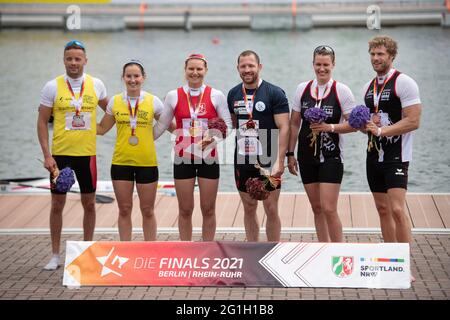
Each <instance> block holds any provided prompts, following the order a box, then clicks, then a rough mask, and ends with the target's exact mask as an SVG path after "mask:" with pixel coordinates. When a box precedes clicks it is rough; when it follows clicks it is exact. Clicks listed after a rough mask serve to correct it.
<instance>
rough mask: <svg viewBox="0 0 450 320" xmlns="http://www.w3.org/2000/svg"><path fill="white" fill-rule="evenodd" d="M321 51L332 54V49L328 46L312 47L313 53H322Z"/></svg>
mask: <svg viewBox="0 0 450 320" xmlns="http://www.w3.org/2000/svg"><path fill="white" fill-rule="evenodd" d="M323 53H330V54H332V55H333V56H334V50H333V48H332V47H330V46H324V45H322V46H318V47H317V48H315V49H314V54H323Z"/></svg>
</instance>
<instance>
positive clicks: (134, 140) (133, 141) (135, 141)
mask: <svg viewBox="0 0 450 320" xmlns="http://www.w3.org/2000/svg"><path fill="white" fill-rule="evenodd" d="M128 143H129V144H131V145H132V146H135V145H137V144H138V143H139V139H138V137H136V136H131V137H130V138H129V139H128Z"/></svg>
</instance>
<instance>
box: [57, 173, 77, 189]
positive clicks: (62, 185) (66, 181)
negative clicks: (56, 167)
mask: <svg viewBox="0 0 450 320" xmlns="http://www.w3.org/2000/svg"><path fill="white" fill-rule="evenodd" d="M74 183H75V177H74V174H73V171H72V169H70V168H69V167H66V168H64V169H62V170H61V171H60V172H59V175H58V178H57V179H56V190H57V191H59V192H68V191H70V188H71V187H72V186H73V184H74Z"/></svg>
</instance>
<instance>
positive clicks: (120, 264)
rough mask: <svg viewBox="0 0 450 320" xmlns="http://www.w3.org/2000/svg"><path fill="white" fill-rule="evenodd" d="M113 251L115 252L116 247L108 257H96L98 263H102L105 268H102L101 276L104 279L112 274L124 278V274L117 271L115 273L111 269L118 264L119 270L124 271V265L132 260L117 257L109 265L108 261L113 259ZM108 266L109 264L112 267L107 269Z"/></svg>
mask: <svg viewBox="0 0 450 320" xmlns="http://www.w3.org/2000/svg"><path fill="white" fill-rule="evenodd" d="M113 251H114V247H112V249H111V251H109V253H108V255H106V256H103V257H95V258H96V259H97V260H98V262H100V264H101V265H102V266H103V268H102V272H101V274H100V276H101V277H104V276H106V275H108V274H110V273H113V274H115V275H117V276H119V277H121V276H122V274H120V273H119V272H117V271H114V270H112V269H111V267H115V264H117V268H119V269H122V267H123V265H124V264H125V263H126V262H127V261H128V260H130V259H129V258H125V257H121V256H119V255H117V254H116V255H115V257H114V258H112V261H111V262H110V263H108V260H109V258H110V257H112V255H113ZM106 264H108V265H109V266H110V267H107V266H106Z"/></svg>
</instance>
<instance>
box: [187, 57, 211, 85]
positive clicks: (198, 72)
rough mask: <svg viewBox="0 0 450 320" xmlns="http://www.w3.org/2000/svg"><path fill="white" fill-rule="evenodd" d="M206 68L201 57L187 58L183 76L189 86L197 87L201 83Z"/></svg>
mask: <svg viewBox="0 0 450 320" xmlns="http://www.w3.org/2000/svg"><path fill="white" fill-rule="evenodd" d="M207 71H208V68H207V67H206V64H205V61H203V60H201V59H189V60H188V61H187V62H186V66H185V68H184V76H185V78H186V80H187V82H188V85H189V87H190V88H199V87H201V86H202V85H203V80H204V78H205V75H206V72H207Z"/></svg>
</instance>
